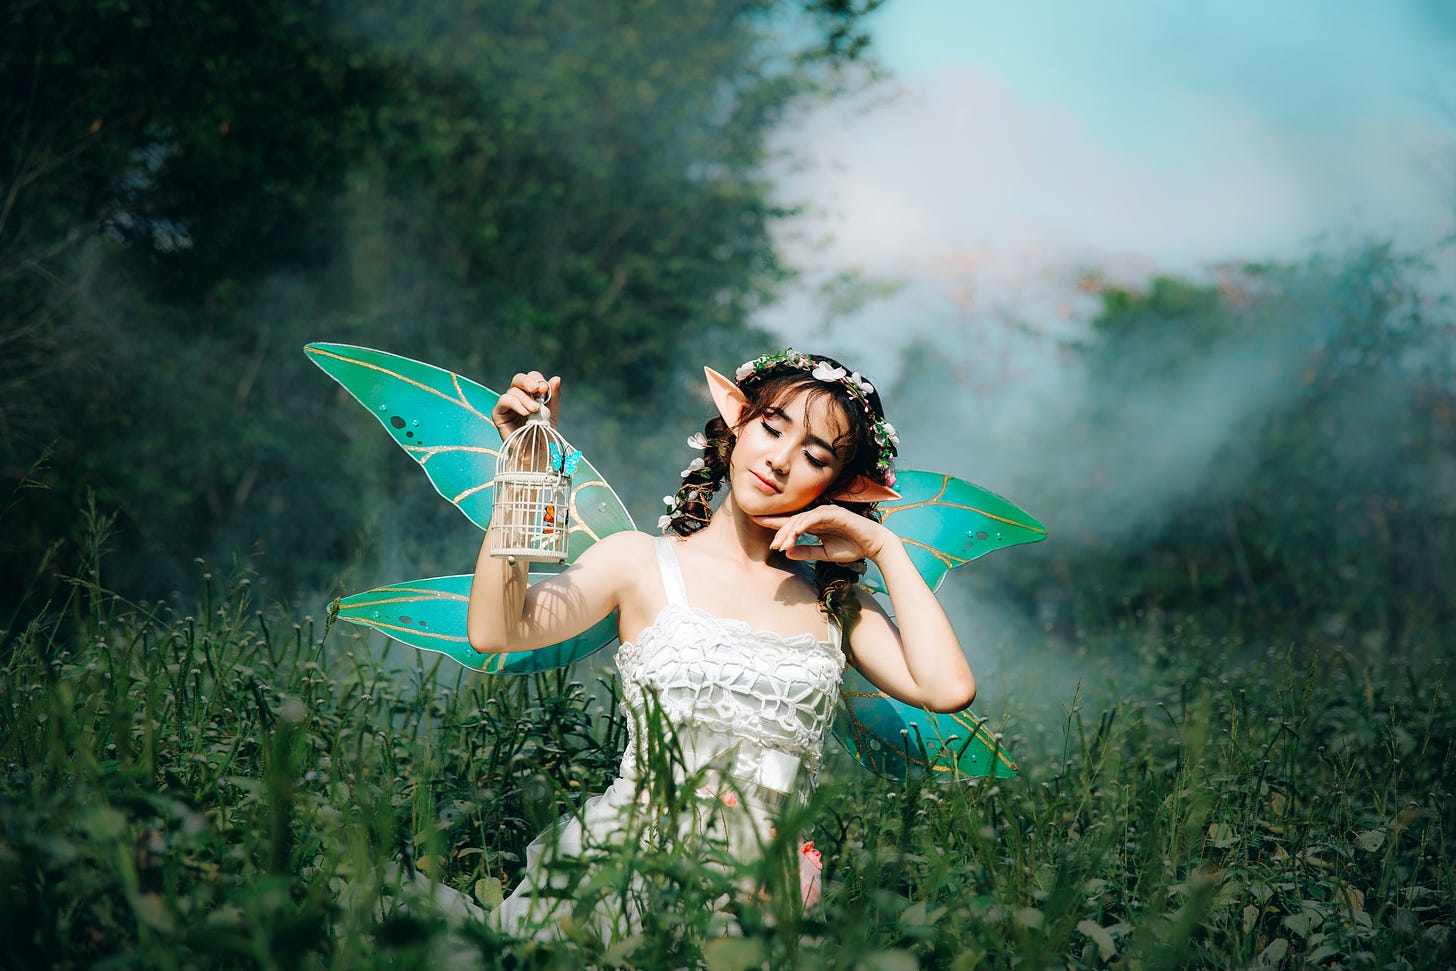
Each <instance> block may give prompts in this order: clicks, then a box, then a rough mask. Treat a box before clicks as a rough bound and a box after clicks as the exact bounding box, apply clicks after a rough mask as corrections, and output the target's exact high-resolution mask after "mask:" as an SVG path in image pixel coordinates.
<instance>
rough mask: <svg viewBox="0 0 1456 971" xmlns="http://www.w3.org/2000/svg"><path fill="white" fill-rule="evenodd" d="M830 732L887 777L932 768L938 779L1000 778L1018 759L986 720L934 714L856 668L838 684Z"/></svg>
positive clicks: (1011, 770)
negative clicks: (887, 690) (886, 690)
mask: <svg viewBox="0 0 1456 971" xmlns="http://www.w3.org/2000/svg"><path fill="white" fill-rule="evenodd" d="M839 698H840V705H839V717H838V718H836V719H835V721H834V737H835V738H837V739H839V742H840V744H841V745H843V746H844V748H845V750H846V751H848V752H849V754H850V755H851V756H853V757H854V759H855V761H856V762H858V763H859V764H860V765H862V766H864V767H865V768H867V769H869V770H870V771H871V772H873V773H875V774H876V775H881V776H884V777H885V778H887V779H896V780H899V779H907V778H914V777H918V776H920V775H923V774H924V773H926V772H929V773H932V774H933V775H934V776H935V777H936V778H937V779H943V780H951V779H964V778H967V777H971V776H987V775H989V776H996V777H998V778H1004V777H1007V776H1013V775H1015V774H1016V763H1015V762H1013V761H1012V760H1011V757H1010V756H1009V755H1008V754H1007V753H1006V750H1005V749H1004V748H1002V747H1001V742H1000V739H999V738H997V736H996V735H995V734H994V733H992V732H990V731H988V730H987V729H986V728H985V722H984V720H982V719H979V718H977V717H976V716H975V715H972V714H971V713H970V710H969V709H968V710H966V711H958V712H955V713H953V714H949V715H939V714H933V713H931V712H928V711H925V710H924V709H921V708H915V707H912V706H910V705H907V704H905V703H904V702H900V701H896V700H895V699H894V698H891V697H890V696H889V695H887V694H885V693H884V692H883V691H881V690H879V689H878V688H876V687H875V686H874V685H872V684H870V682H869V681H867V680H866V679H865V677H864V675H862V674H860V673H859V672H858V671H856V670H855V669H854V668H845V669H844V677H843V679H842V681H841V682H840V686H839Z"/></svg>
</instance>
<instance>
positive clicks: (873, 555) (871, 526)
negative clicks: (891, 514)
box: [753, 503, 899, 563]
mask: <svg viewBox="0 0 1456 971" xmlns="http://www.w3.org/2000/svg"><path fill="white" fill-rule="evenodd" d="M753 521H754V522H756V523H758V524H759V525H760V526H767V527H769V528H770V529H774V530H776V532H775V533H774V538H773V541H772V542H770V543H769V546H770V548H772V549H776V550H781V551H782V552H783V554H784V555H785V556H787V557H788V558H789V559H791V560H829V561H831V562H833V563H849V562H852V561H854V560H860V559H870V560H874V559H878V558H879V556H880V553H881V552H882V551H883V550H884V549H885V544H886V543H887V542H891V541H893V542H895V543H897V544H898V542H899V541H898V540H897V539H896V538H895V534H894V533H892V532H890V531H889V530H888V529H886V528H885V527H884V526H881V525H880V524H879V523H877V522H875V521H874V520H873V519H867V518H866V517H864V516H861V515H860V514H859V513H854V512H850V511H849V510H848V509H845V508H844V507H843V506H836V505H834V504H833V503H826V504H825V505H822V506H816V507H814V508H813V509H806V510H805V511H804V512H800V513H795V514H793V515H792V516H755V517H753ZM805 534H808V535H810V536H814V537H817V538H818V540H819V543H820V545H818V546H800V545H798V542H799V537H800V536H803V535H805Z"/></svg>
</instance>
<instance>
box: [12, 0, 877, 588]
mask: <svg viewBox="0 0 1456 971" xmlns="http://www.w3.org/2000/svg"><path fill="white" fill-rule="evenodd" d="M876 5H877V0H862V2H845V0H802V2H787V0H687V2H682V3H662V2H654V0H624V2H613V3H598V2H594V0H570V2H560V0H522V2H519V3H498V2H488V0H445V2H441V3H432V4H410V3H403V2H397V0H371V2H366V3H363V4H357V5H341V4H331V3H326V2H322V0H262V2H259V3H255V4H245V5H241V6H239V5H219V4H211V3H178V2H175V0H128V2H121V0H115V2H104V3H86V4H82V3H79V2H74V0H56V2H53V3H45V4H40V3H20V4H15V5H11V6H10V7H9V8H8V9H7V10H6V11H5V12H4V13H3V14H0V25H3V29H4V36H5V40H4V42H3V45H0V79H3V82H4V85H5V90H6V91H7V92H9V94H10V96H9V97H8V98H7V99H6V103H5V106H4V108H3V109H0V136H3V138H4V141H5V143H6V144H7V145H9V146H12V150H11V151H10V152H8V153H7V154H6V155H5V157H4V158H3V160H0V180H3V189H4V191H3V194H0V198H3V209H0V306H3V310H0V314H3V329H0V335H3V336H0V341H3V345H0V351H3V352H4V353H3V354H0V358H3V362H4V363H3V364H0V388H3V390H4V398H3V404H0V448H3V452H0V471H3V477H4V479H5V480H7V481H18V480H20V479H21V478H22V477H23V475H24V474H25V471H26V469H27V468H29V467H30V465H31V463H32V462H33V461H34V459H35V458H36V457H37V456H39V455H40V454H41V453H42V452H43V450H45V448H46V447H47V445H49V444H51V443H54V448H53V451H52V453H51V455H50V458H49V471H48V472H47V473H43V474H42V475H41V476H40V479H41V481H44V482H46V483H48V484H49V485H50V487H51V489H50V492H49V494H48V496H46V497H44V498H42V499H40V500H37V499H36V498H35V497H33V496H32V497H30V498H28V499H27V502H26V505H25V508H24V515H18V514H14V513H12V514H11V515H10V516H9V519H8V521H7V522H5V524H4V533H5V539H4V540H3V541H0V542H3V545H4V548H5V549H4V554H5V555H4V562H5V564H6V565H5V567H4V568H3V569H4V574H5V575H4V576H3V577H0V580H3V581H4V586H5V588H6V589H7V591H8V592H7V593H6V594H5V595H3V597H0V603H3V602H4V601H5V600H9V599H11V598H13V597H15V596H17V591H20V590H23V589H25V588H26V587H27V585H28V584H29V583H30V582H31V580H32V579H33V578H32V576H31V573H32V572H33V571H34V568H35V563H36V560H37V557H38V556H39V554H40V551H42V550H44V549H45V548H46V547H47V546H48V545H49V544H50V543H51V541H52V540H53V538H54V537H56V536H58V535H62V534H64V533H65V532H66V531H67V530H68V529H70V528H71V525H70V524H72V523H73V522H74V521H75V510H76V508H78V507H79V506H80V505H81V504H83V503H84V501H85V500H84V497H85V495H86V493H87V492H95V493H96V494H97V495H98V497H99V501H100V502H101V503H102V504H103V505H105V506H107V507H108V508H115V509H117V510H119V511H120V513H121V519H120V522H119V540H118V549H117V555H116V557H115V558H114V560H115V562H116V563H117V564H118V568H119V569H120V570H121V571H122V572H123V573H124V574H125V575H126V576H127V578H128V580H129V581H130V582H131V583H132V584H133V585H134V587H135V588H136V589H137V590H138V592H146V593H148V594H153V595H154V594H156V593H159V592H161V593H165V592H166V591H167V590H168V589H170V588H171V587H172V586H174V585H177V584H179V583H181V582H182V581H183V578H184V577H185V576H186V575H187V567H186V564H188V563H189V562H190V560H191V559H192V557H193V556H194V555H195V554H198V553H203V554H209V555H213V556H226V555H228V553H229V552H232V551H242V552H243V553H244V554H246V553H247V552H248V551H249V550H250V549H253V550H255V551H257V552H263V553H266V554H267V555H268V556H269V557H270V560H269V562H268V563H267V572H268V574H269V575H270V576H271V577H272V578H273V579H274V580H275V582H277V583H279V584H281V585H282V586H283V587H284V588H285V589H292V588H294V587H296V586H297V585H299V584H320V583H326V582H327V581H328V578H329V577H331V576H333V575H336V574H337V571H338V569H339V568H340V566H341V564H343V563H345V562H346V561H347V558H348V554H347V552H346V551H348V550H349V549H350V548H352V547H354V546H355V545H356V543H357V536H356V534H357V533H358V532H359V531H361V530H365V529H368V530H369V531H370V532H371V533H372V532H375V528H374V526H375V524H376V523H377V520H379V519H386V518H387V519H394V520H399V519H403V520H404V521H406V522H408V523H409V526H407V527H399V530H400V534H401V535H395V536H391V535H390V534H389V533H388V531H387V530H386V531H385V533H384V535H383V537H382V538H381V540H380V543H381V544H382V546H384V547H388V546H390V545H391V544H393V543H394V542H396V540H398V541H400V542H409V541H412V540H411V539H409V537H418V536H419V535H423V534H429V533H436V532H439V531H441V530H445V529H447V528H448V527H447V526H446V525H445V523H446V520H445V519H444V518H443V514H442V513H438V512H427V511H425V509H424V507H423V506H418V507H417V506H415V505H414V504H413V500H412V499H410V498H402V496H405V495H407V494H409V493H415V492H419V493H423V492H427V491H428V490H414V489H410V488H409V487H408V486H405V485H403V484H402V483H401V482H400V481H399V480H400V477H401V475H402V474H403V473H404V472H405V471H406V470H405V467H404V464H398V465H390V464H389V459H388V457H386V453H385V452H384V451H383V449H382V447H380V446H379V444H378V443H375V442H373V441H372V440H368V441H356V438H357V437H358V436H359V435H367V431H368V430H367V429H363V428H361V427H360V426H359V425H358V424H357V423H355V422H352V421H347V420H346V418H345V417H344V415H343V409H342V408H341V407H340V406H339V403H338V399H337V398H336V396H335V392H334V391H333V390H332V389H331V388H330V387H329V383H328V382H327V381H324V380H321V379H319V377H318V376H317V375H313V374H311V373H310V371H309V365H308V364H307V363H306V361H305V360H304V358H303V355H302V354H301V353H300V346H301V345H302V344H303V343H304V342H306V341H307V340H311V339H320V338H327V339H336V340H348V341H353V342H356V343H368V344H376V345H379V346H383V347H387V348H389V349H392V350H396V351H401V352H406V353H412V354H415V355H416V356H419V357H423V358H427V359H434V360H440V361H444V362H448V363H450V364H451V365H452V366H453V367H455V369H457V370H460V371H463V372H469V373H472V374H476V375H479V376H480V377H482V378H484V379H486V380H487V381H495V382H497V383H501V382H504V381H507V380H509V377H510V374H511V373H512V372H513V371H514V370H516V369H518V368H520V367H523V366H537V367H540V368H542V369H544V370H554V371H559V372H561V373H564V374H568V375H570V376H571V377H572V378H573V379H574V382H575V385H574V388H575V391H576V393H575V394H574V396H573V398H572V407H573V408H574V409H576V411H577V413H578V414H582V415H585V414H588V413H591V412H593V411H602V410H604V409H608V408H610V409H611V410H612V411H614V412H616V413H618V414H621V413H623V412H625V411H627V410H628V409H630V408H632V407H634V406H635V407H639V408H641V409H644V410H645V409H653V408H657V407H661V406H662V405H663V403H664V402H668V401H672V400H674V399H675V398H676V397H677V396H679V395H680V394H681V393H682V390H683V388H684V387H686V386H687V382H688V381H689V380H691V378H690V375H691V372H692V370H693V369H695V368H696V366H697V363H698V361H699V360H700V359H702V358H704V356H707V357H716V356H717V355H720V354H722V355H726V356H732V355H736V354H739V353H746V351H747V349H748V347H749V346H751V345H752V344H754V343H756V335H755V333H754V331H753V330H752V328H751V327H750V325H749V323H748V321H749V316H750V314H751V313H752V311H753V310H754V309H755V308H756V307H757V306H759V305H760V304H761V303H762V302H763V301H764V300H765V299H766V298H767V297H768V296H769V295H770V294H771V293H772V292H773V289H774V287H775V285H776V284H777V283H778V282H779V281H780V280H781V279H782V278H783V277H784V276H785V274H786V273H787V272H788V271H787V269H786V268H785V267H784V266H783V265H782V264H781V263H780V261H779V259H778V256H777V254H776V253H775V251H774V248H773V244H772V239H771V237H770V234H769V227H770V225H771V224H772V222H773V221H774V220H775V219H778V218H781V217H783V216H784V215H786V214H787V211H786V210H784V209H782V208H780V207H779V206H778V204H777V203H775V201H774V200H773V199H772V197H771V195H770V193H769V190H768V186H767V183H766V176H765V165H766V162H767V161H768V159H769V154H768V147H767V146H768V144H769V142H768V138H769V135H770V134H771V133H772V132H773V131H774V130H775V127H776V126H777V125H779V124H780V122H781V121H782V120H783V118H784V117H785V113H786V112H787V111H789V110H790V109H791V108H792V106H793V105H794V104H796V103H797V102H799V101H800V100H802V99H805V98H808V97H819V96H826V95H827V94H829V93H831V92H832V89H833V87H834V85H835V84H836V83H838V79H839V78H840V77H842V76H843V74H842V69H843V68H844V67H845V66H846V65H849V64H850V63H851V62H853V61H854V60H855V59H856V58H857V57H858V56H859V55H860V53H861V52H862V50H863V48H864V45H865V43H866V40H865V35H864V33H863V30H862V28H861V19H862V16H863V14H864V13H865V12H867V11H868V10H869V9H872V8H873V7H874V6H876ZM685 346H691V347H692V348H693V353H692V354H684V353H682V351H683V348H684V347H685ZM336 416H337V418H336ZM347 417H348V418H352V417H353V416H352V415H350V416H347ZM600 437H601V438H602V441H601V442H599V443H598V448H597V449H596V451H602V450H607V451H617V452H619V453H621V454H622V455H623V459H622V461H623V462H624V463H626V464H630V463H631V459H632V453H631V450H632V449H633V448H634V447H635V446H634V440H633V439H632V438H631V437H629V436H628V435H627V434H625V433H624V432H622V431H620V430H614V428H613V426H611V425H610V424H608V425H607V426H606V427H605V429H603V430H601V432H600ZM330 462H338V463H340V465H342V466H344V468H336V469H334V471H331V473H330V474H329V475H327V476H325V475H320V468H321V464H324V463H330ZM345 469H347V472H346V471H345ZM341 482H348V483H350V485H349V486H348V487H344V488H341V487H340V483H341ZM420 500H421V502H426V501H428V500H427V497H425V496H424V495H422V494H421V495H420ZM451 525H452V526H453V525H454V524H453V522H452V523H451ZM406 533H407V534H408V536H405V535H403V534H406ZM375 552H376V553H381V554H387V552H388V551H387V549H380V550H376V551H375Z"/></svg>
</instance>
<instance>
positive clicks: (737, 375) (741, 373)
mask: <svg viewBox="0 0 1456 971" xmlns="http://www.w3.org/2000/svg"><path fill="white" fill-rule="evenodd" d="M752 373H753V362H752V361H744V362H743V363H742V364H740V365H738V370H737V371H735V372H733V380H734V381H742V380H743V379H744V378H746V377H748V376H749V375H750V374H752Z"/></svg>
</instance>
